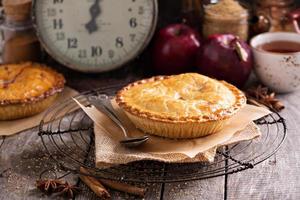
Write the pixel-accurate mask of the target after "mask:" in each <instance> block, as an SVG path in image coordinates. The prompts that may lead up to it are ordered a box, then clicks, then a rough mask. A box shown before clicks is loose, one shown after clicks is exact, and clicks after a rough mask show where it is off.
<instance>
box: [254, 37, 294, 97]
mask: <svg viewBox="0 0 300 200" xmlns="http://www.w3.org/2000/svg"><path fill="white" fill-rule="evenodd" d="M274 41H288V42H295V43H300V34H297V33H287V32H276V33H263V34H260V35H258V36H256V37H254V38H253V39H252V40H251V42H250V44H251V47H252V49H253V53H254V61H255V67H254V69H255V73H256V75H257V76H258V78H259V79H260V80H261V82H262V83H263V84H264V85H266V86H268V87H269V88H270V89H272V90H273V91H275V92H279V93H287V92H293V91H295V90H297V89H299V88H300V52H293V53H276V52H271V51H266V50H262V49H260V48H258V47H259V46H261V45H263V44H265V43H270V42H274Z"/></svg>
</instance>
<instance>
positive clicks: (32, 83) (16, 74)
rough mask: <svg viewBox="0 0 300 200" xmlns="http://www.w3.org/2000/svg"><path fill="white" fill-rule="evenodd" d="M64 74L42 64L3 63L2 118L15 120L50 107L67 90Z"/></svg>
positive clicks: (0, 83) (0, 86) (0, 78)
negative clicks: (65, 88)
mask: <svg viewBox="0 0 300 200" xmlns="http://www.w3.org/2000/svg"><path fill="white" fill-rule="evenodd" d="M64 84H65V79H64V77H63V75H61V74H59V73H57V72H56V71H54V70H52V69H50V68H49V67H46V66H44V65H41V64H37V63H31V62H26V63H21V64H9V65H1V66H0V120H14V119H19V118H24V117H29V116H32V115H35V114H38V113H40V112H42V111H44V110H45V109H47V108H48V107H49V106H50V105H51V104H52V103H54V101H55V100H56V98H57V97H58V94H59V93H60V92H62V91H63V89H64Z"/></svg>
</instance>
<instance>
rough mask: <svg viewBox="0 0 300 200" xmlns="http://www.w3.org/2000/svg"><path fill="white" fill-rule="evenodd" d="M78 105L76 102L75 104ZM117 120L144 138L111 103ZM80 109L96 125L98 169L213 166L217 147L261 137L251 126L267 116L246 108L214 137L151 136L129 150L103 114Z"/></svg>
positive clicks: (260, 111)
mask: <svg viewBox="0 0 300 200" xmlns="http://www.w3.org/2000/svg"><path fill="white" fill-rule="evenodd" d="M77 103H79V102H77ZM113 104H114V107H115V109H116V110H117V112H118V114H119V117H120V119H121V120H122V122H123V124H124V125H125V126H126V127H127V129H128V130H129V131H130V134H131V135H132V136H138V135H143V133H142V132H141V131H139V130H137V129H136V128H135V127H134V125H133V124H132V123H131V122H130V120H129V119H128V118H127V116H126V115H125V114H124V113H123V111H122V110H121V109H120V108H119V107H118V106H117V105H116V103H115V102H113ZM79 105H80V106H81V108H82V109H83V110H84V112H85V113H87V115H88V116H89V117H90V118H91V119H92V120H93V121H94V122H95V127H94V128H95V156H96V166H97V167H108V166H111V165H118V164H127V163H130V162H134V161H140V160H156V161H163V162H169V163H170V162H172V163H182V162H198V161H203V162H212V161H213V160H214V157H215V155H216V150H217V148H218V147H220V146H223V145H228V144H232V143H236V142H241V141H245V140H251V139H254V138H257V137H259V136H260V135H261V133H260V131H259V128H258V127H257V126H256V125H255V124H254V123H253V122H252V121H253V120H256V119H259V118H261V117H263V116H265V115H268V114H269V113H270V111H269V110H267V109H265V108H261V107H256V106H251V105H247V106H246V107H245V108H243V109H242V110H241V111H240V112H239V113H238V114H236V115H235V116H234V117H233V118H232V120H231V121H230V122H229V123H228V124H227V125H226V127H225V128H224V129H223V130H222V131H220V132H218V133H215V134H213V135H210V136H207V137H203V138H197V139H189V140H172V139H166V138H162V137H156V136H150V139H149V141H147V143H145V144H144V145H142V146H140V147H138V148H134V149H130V148H126V147H124V146H122V145H121V144H120V143H119V142H118V141H120V140H121V139H122V138H123V134H122V132H121V130H120V129H119V128H118V127H117V126H116V125H115V124H114V123H113V122H112V121H111V120H110V119H109V118H108V117H107V116H105V115H104V114H103V113H101V112H100V111H98V110H97V109H96V108H94V107H84V106H82V105H81V104H80V103H79Z"/></svg>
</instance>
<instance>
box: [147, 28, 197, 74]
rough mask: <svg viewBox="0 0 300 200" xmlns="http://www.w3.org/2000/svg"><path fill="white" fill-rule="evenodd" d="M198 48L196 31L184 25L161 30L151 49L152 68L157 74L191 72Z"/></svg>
mask: <svg viewBox="0 0 300 200" xmlns="http://www.w3.org/2000/svg"><path fill="white" fill-rule="evenodd" d="M199 47H200V41H199V35H198V33H197V31H195V30H194V29H192V28H190V27H189V26H187V25H185V24H173V25H169V26H167V27H165V28H163V29H161V30H160V31H159V33H158V35H157V36H156V39H155V43H154V49H153V67H154V70H155V71H156V72H157V73H159V74H179V73H183V72H187V71H189V70H191V69H192V68H193V67H194V66H195V59H196V55H197V52H198V49H199Z"/></svg>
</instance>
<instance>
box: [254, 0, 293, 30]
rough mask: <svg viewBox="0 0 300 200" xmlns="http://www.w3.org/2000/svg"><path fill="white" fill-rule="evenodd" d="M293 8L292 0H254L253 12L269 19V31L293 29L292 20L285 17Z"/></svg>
mask: <svg viewBox="0 0 300 200" xmlns="http://www.w3.org/2000/svg"><path fill="white" fill-rule="evenodd" d="M294 9H295V2H294V0H256V1H255V14H256V15H257V16H258V15H261V16H264V17H266V18H267V19H268V20H269V24H270V27H269V31H270V32H278V31H287V32H290V31H291V32H292V31H294V26H293V23H292V21H291V20H290V19H289V18H288V17H287V16H288V14H289V13H290V12H291V11H292V10H294Z"/></svg>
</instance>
